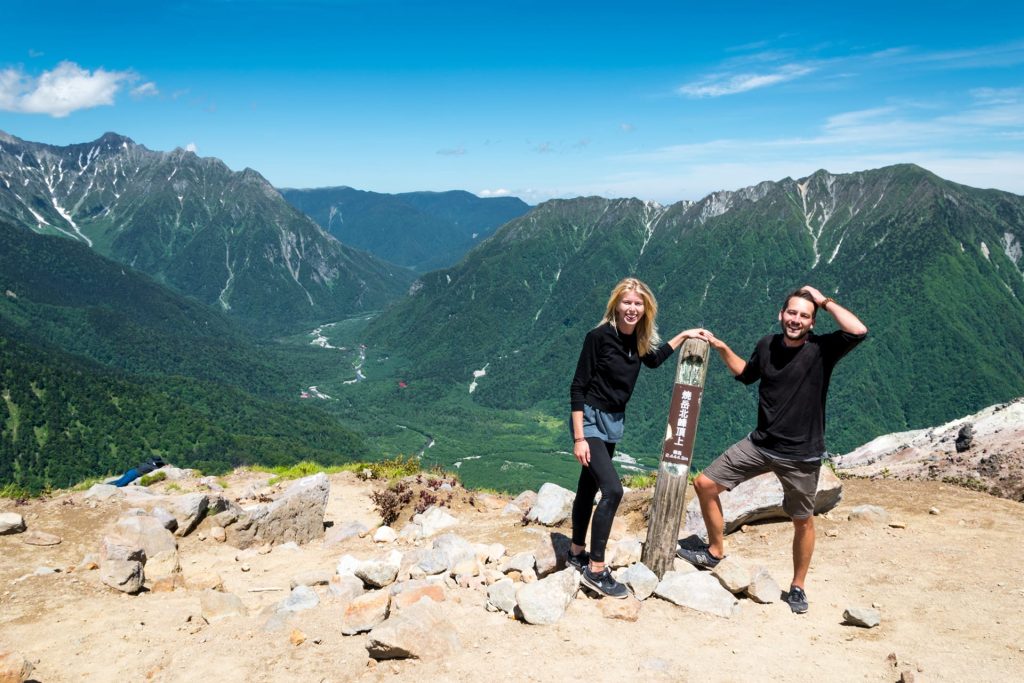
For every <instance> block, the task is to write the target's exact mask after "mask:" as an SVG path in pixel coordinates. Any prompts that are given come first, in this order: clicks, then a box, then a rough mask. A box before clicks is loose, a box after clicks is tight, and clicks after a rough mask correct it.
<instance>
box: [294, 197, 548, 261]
mask: <svg viewBox="0 0 1024 683" xmlns="http://www.w3.org/2000/svg"><path fill="white" fill-rule="evenodd" d="M281 195H282V196H283V197H284V198H285V199H286V200H287V201H288V202H290V203H291V204H292V205H293V206H294V207H295V208H297V209H299V210H300V211H302V212H303V213H305V214H307V215H308V216H310V217H311V218H313V220H315V221H316V222H317V223H318V224H319V225H320V227H322V228H323V229H324V230H326V231H328V232H329V233H331V234H332V235H334V236H335V237H337V238H338V239H339V240H340V241H342V242H344V243H345V244H350V245H352V246H354V247H357V248H359V249H365V250H366V251H368V252H370V253H372V254H373V255H375V256H377V257H379V258H381V259H384V260H385V261H390V262H391V263H397V264H399V265H401V266H405V267H407V268H411V269H413V270H415V271H419V272H426V271H429V270H435V269H437V268H446V267H448V266H452V265H454V264H456V263H458V261H459V260H460V259H461V258H462V257H463V256H464V255H465V253H466V252H467V251H469V250H470V249H471V248H472V247H474V246H476V245H477V244H480V243H481V242H483V241H484V240H485V239H486V238H488V237H490V236H491V235H492V234H493V233H494V231H495V230H497V229H498V228H499V227H500V226H502V225H504V224H505V223H507V222H509V221H510V220H512V219H513V218H518V217H519V216H522V215H523V214H524V213H526V212H527V211H529V210H530V207H529V205H528V204H526V203H525V202H523V201H522V200H521V199H518V198H517V197H490V198H481V197H477V196H476V195H474V194H470V193H469V192H465V191H462V190H452V191H449V192H404V193H401V194H382V193H379V192H366V191H364V190H355V189H353V188H351V187H324V188H315V189H307V190H293V189H282V190H281Z"/></svg>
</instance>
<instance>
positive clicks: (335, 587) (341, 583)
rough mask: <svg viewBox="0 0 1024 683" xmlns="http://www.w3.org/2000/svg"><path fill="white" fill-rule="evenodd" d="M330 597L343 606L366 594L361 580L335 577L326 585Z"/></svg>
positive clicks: (349, 577) (352, 577) (350, 577)
mask: <svg viewBox="0 0 1024 683" xmlns="http://www.w3.org/2000/svg"><path fill="white" fill-rule="evenodd" d="M327 590H329V591H330V593H331V596H332V597H334V598H335V599H337V600H338V601H339V602H341V603H343V604H348V603H349V602H352V601H353V600H355V599H356V598H358V597H359V596H360V595H362V594H363V593H365V592H366V589H365V588H364V587H363V581H362V579H357V578H356V577H354V576H336V577H334V578H332V579H331V582H330V583H329V584H327Z"/></svg>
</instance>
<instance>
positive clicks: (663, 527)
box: [641, 339, 711, 579]
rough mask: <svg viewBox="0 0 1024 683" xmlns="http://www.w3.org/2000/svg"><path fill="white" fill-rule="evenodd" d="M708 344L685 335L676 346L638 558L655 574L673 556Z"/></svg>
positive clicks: (668, 566)
mask: <svg viewBox="0 0 1024 683" xmlns="http://www.w3.org/2000/svg"><path fill="white" fill-rule="evenodd" d="M710 348H711V346H710V345H709V344H708V343H707V342H706V341H704V340H703V339H687V340H686V341H684V342H683V345H682V347H680V349H679V362H678V364H677V365H676V380H675V385H674V386H673V387H672V403H671V405H670V407H669V411H668V428H667V430H666V432H665V442H664V443H663V445H662V449H661V465H660V466H659V468H658V481H657V483H656V484H655V486H654V498H653V500H652V501H651V515H650V520H649V523H648V525H647V542H646V543H645V544H644V552H643V556H642V558H641V559H642V560H643V563H644V564H645V565H647V567H649V568H650V570H651V571H653V572H654V573H655V574H657V575H658V578H659V579H660V578H661V577H662V576H664V575H665V572H666V571H668V570H669V569H671V568H672V558H674V557H675V556H676V543H677V540H678V538H679V524H680V522H681V520H682V516H683V511H684V509H685V508H684V505H685V503H686V500H685V498H686V482H687V478H688V476H689V474H690V460H691V459H692V458H693V444H694V439H695V437H696V435H697V418H698V417H699V416H700V403H701V394H702V393H703V391H704V378H705V377H706V376H707V373H708V351H709V350H710Z"/></svg>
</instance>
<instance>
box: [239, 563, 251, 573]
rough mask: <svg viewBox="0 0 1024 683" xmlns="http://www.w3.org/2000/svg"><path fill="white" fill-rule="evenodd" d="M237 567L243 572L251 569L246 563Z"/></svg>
mask: <svg viewBox="0 0 1024 683" xmlns="http://www.w3.org/2000/svg"><path fill="white" fill-rule="evenodd" d="M239 569H241V570H242V571H243V572H248V571H252V567H250V566H249V565H247V564H243V565H242V566H241V567H239Z"/></svg>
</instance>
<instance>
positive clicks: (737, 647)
mask: <svg viewBox="0 0 1024 683" xmlns="http://www.w3.org/2000/svg"><path fill="white" fill-rule="evenodd" d="M268 479H269V475H266V474H262V473H256V472H248V471H239V472H236V473H234V474H233V475H230V476H228V477H226V478H224V479H223V480H222V482H221V483H222V484H224V485H226V486H225V490H224V493H223V495H224V496H226V497H228V498H231V497H232V496H236V497H241V496H242V495H243V494H242V492H243V491H244V492H245V494H244V495H245V496H249V497H251V499H250V500H249V501H248V502H249V503H251V502H252V500H272V499H274V498H275V497H276V496H278V495H279V494H280V493H281V492H282V490H283V488H284V486H285V485H284V484H282V485H277V486H268V485H267V480H268ZM169 487H170V483H168V482H164V483H161V484H157V485H154V486H153V487H151V488H153V489H155V490H156V492H157V493H161V489H162V493H164V494H166V495H180V494H182V493H185V492H187V491H188V490H191V489H192V488H199V487H200V484H199V483H198V482H195V481H183V482H178V483H175V484H174V489H172V490H168V488H169ZM381 487H382V483H381V482H379V481H363V480H360V479H359V478H358V477H357V476H356V475H354V474H351V473H343V474H337V475H332V476H331V477H330V495H329V499H328V503H327V506H326V512H325V521H326V523H327V524H328V525H330V526H329V528H328V530H327V531H328V534H327V536H325V537H324V538H320V539H317V540H313V541H311V542H308V543H303V544H300V545H295V544H289V543H285V544H279V545H264V546H260V547H253V548H250V549H248V550H239V549H238V548H235V547H232V546H230V545H228V544H227V543H224V542H219V541H218V540H216V538H218V537H219V534H216V533H214V531H213V529H212V528H210V526H209V523H204V525H200V526H199V528H198V529H197V530H196V531H194V532H192V533H191V534H189V535H187V536H183V537H180V538H178V539H177V541H178V552H179V557H180V565H181V575H182V580H181V581H180V582H179V583H178V584H177V585H176V586H175V585H172V586H170V588H174V589H173V590H169V589H168V587H167V586H164V590H155V589H153V590H151V589H149V588H153V587H152V586H150V587H149V588H148V589H145V590H143V591H142V592H140V593H138V594H135V595H129V594H125V593H121V592H118V591H116V590H114V589H112V588H109V587H107V586H106V585H104V584H103V583H102V582H101V580H100V573H101V572H100V570H97V569H89V568H88V567H89V566H90V565H89V564H88V563H86V564H83V558H85V557H86V556H88V555H90V554H93V553H97V548H98V545H99V544H100V542H101V540H102V538H103V536H104V534H105V533H107V532H108V531H109V529H110V528H111V526H112V525H113V524H114V522H115V521H116V520H117V519H118V517H119V516H120V515H121V514H123V513H124V512H125V511H126V510H127V509H129V508H131V507H133V506H135V505H137V504H138V503H137V501H136V500H135V499H132V500H128V499H123V500H122V499H118V498H111V499H108V500H105V501H103V500H96V499H86V497H85V495H86V494H85V493H83V492H76V493H66V492H62V493H59V494H56V495H53V496H51V497H48V498H45V499H40V500H30V501H27V502H24V503H17V502H16V501H10V500H4V501H0V513H16V514H18V515H21V516H22V517H23V518H24V520H25V523H26V526H27V528H28V530H27V531H25V532H22V533H12V534H6V535H2V536H0V651H7V652H8V653H13V654H11V656H14V657H21V658H23V659H21V660H18V661H25V662H28V663H29V664H31V666H32V673H31V678H30V680H37V681H41V682H44V683H59V682H62V681H76V682H78V681H104V682H106V681H197V680H202V681H218V682H226V681H390V680H410V681H411V680H417V681H467V682H469V681H473V682H476V681H481V680H486V681H516V682H521V681H566V680H573V681H584V680H590V681H622V680H637V679H643V680H649V681H694V682H697V681H699V682H701V683H705V682H713V681H794V680H814V681H857V682H862V681H898V680H901V679H902V680H904V681H908V680H914V681H1008V680H1020V679H1021V677H1022V676H1024V640H1022V639H1021V634H1022V633H1024V543H1022V542H1021V539H1022V537H1024V505H1022V504H1021V503H1017V502H1014V501H1010V500H1004V499H1000V498H996V497H993V496H990V495H987V494H984V493H980V492H976V491H971V490H967V489H964V488H960V487H957V486H953V485H950V484H946V483H942V482H938V481H894V480H848V481H845V482H844V491H843V499H842V501H841V503H840V504H839V506H838V507H836V508H835V509H833V510H832V511H831V512H829V513H827V514H825V515H822V516H819V517H818V519H817V529H818V545H817V551H816V553H815V557H814V564H813V567H812V570H811V575H810V580H809V582H808V585H807V594H808V596H809V599H810V611H809V612H808V613H807V614H804V615H799V616H798V615H794V614H792V613H791V612H790V610H789V608H788V607H787V606H786V605H785V604H784V603H782V602H779V601H775V602H773V603H769V604H758V603H756V602H754V601H752V600H749V599H745V598H743V599H740V601H739V607H740V608H739V611H738V613H737V614H736V615H735V616H733V617H731V618H724V617H719V616H713V615H710V614H706V613H703V612H698V611H694V610H692V609H688V608H684V607H679V606H676V605H675V604H672V603H671V602H668V601H666V600H663V599H660V598H658V597H655V596H651V597H649V598H647V599H646V600H644V601H642V602H640V601H636V600H635V598H632V597H631V598H630V599H629V600H628V601H618V602H617V603H615V604H613V601H611V600H609V599H596V598H594V597H592V596H590V595H588V594H587V593H585V592H584V591H582V590H581V591H579V592H578V593H577V594H576V595H575V598H573V599H571V601H570V602H569V604H568V607H567V609H566V610H565V612H564V614H563V615H562V616H561V618H560V619H558V620H557V621H556V622H555V623H553V624H550V625H543V626H541V625H531V624H527V623H523V622H522V621H519V620H516V619H515V618H513V617H512V616H510V615H508V614H506V613H504V612H501V611H498V612H494V611H488V609H487V608H486V605H487V602H488V596H487V587H486V585H481V584H484V583H486V582H485V581H484V580H483V579H482V578H479V577H478V578H477V580H475V581H474V580H464V581H462V583H463V584H464V585H463V586H460V585H458V584H457V582H456V581H454V580H451V579H449V580H448V581H447V582H445V583H442V584H441V585H442V588H441V593H440V596H439V597H441V598H443V602H440V603H437V605H439V607H438V609H439V610H440V612H439V613H440V614H441V615H442V619H441V620H440V621H438V622H437V624H438V627H437V631H438V633H443V634H445V637H446V638H448V636H452V637H451V638H449V641H448V642H451V643H454V646H453V647H452V648H451V649H450V650H447V651H445V652H443V653H442V652H441V651H440V650H439V651H438V652H436V653H431V652H425V653H421V654H422V657H421V658H417V659H398V660H387V659H384V660H381V661H378V660H377V659H374V658H372V657H371V656H370V655H369V653H368V650H367V643H368V640H369V636H368V635H367V634H366V633H362V634H358V635H344V634H343V633H342V627H341V624H342V620H343V614H344V613H345V610H346V609H347V605H349V604H350V602H349V601H350V600H351V597H350V596H349V597H344V596H341V595H338V594H336V591H332V588H331V585H326V586H325V585H319V586H315V587H314V588H313V590H314V591H315V592H316V594H317V596H318V597H319V603H318V604H316V605H315V606H313V607H311V608H309V609H305V610H302V611H295V612H286V613H284V614H283V615H282V613H281V612H280V611H278V608H277V606H278V605H279V604H280V603H281V602H282V600H284V599H285V598H287V597H288V596H289V589H290V588H291V585H292V583H293V579H294V578H295V577H296V576H297V575H300V574H303V573H306V574H309V573H315V572H316V571H317V570H319V572H320V573H321V574H326V575H328V576H329V575H332V574H334V573H335V571H336V568H337V565H338V563H339V558H341V557H343V556H345V555H352V556H354V557H356V558H360V559H362V558H374V557H385V556H388V555H389V554H390V553H391V551H393V550H397V551H399V552H401V553H403V554H407V553H409V552H412V551H414V550H416V549H417V547H419V548H429V547H430V543H431V540H430V539H424V540H420V541H403V540H397V541H389V542H384V543H376V542H374V540H373V535H374V530H375V528H376V527H378V526H379V525H380V518H379V516H378V514H377V513H376V512H375V510H374V505H373V502H372V501H371V495H372V493H373V492H374V491H375V490H378V489H380V488H381ZM690 495H691V497H692V492H691V493H690ZM650 496H651V491H649V490H648V491H633V492H629V493H628V494H627V498H626V500H625V504H624V506H623V508H622V510H623V514H622V515H621V516H622V517H623V520H624V521H625V522H626V523H625V524H624V525H620V527H619V528H618V529H617V530H616V536H619V537H622V536H626V537H628V536H630V535H632V536H636V537H638V538H640V539H643V538H644V536H645V530H644V528H643V510H644V508H645V507H646V504H647V501H648V500H649V499H650ZM450 497H451V500H450V502H449V508H448V511H449V512H450V513H451V514H452V515H453V516H454V517H455V519H456V520H457V524H456V525H455V526H454V527H452V528H451V529H448V530H446V531H449V532H454V533H456V534H458V535H459V536H461V537H463V538H464V539H466V540H468V541H470V542H472V543H481V544H501V545H503V546H504V548H505V549H506V553H505V556H504V558H505V559H506V560H507V558H508V557H509V556H511V555H514V554H516V553H518V552H521V551H529V550H533V549H534V548H536V547H538V544H543V542H545V540H547V539H550V538H551V535H552V534H553V533H555V534H567V533H568V529H567V527H564V526H563V527H555V528H549V527H546V526H543V525H539V524H526V525H524V524H523V520H522V518H521V516H519V515H514V514H511V515H510V514H503V512H502V507H503V505H504V503H506V502H507V501H508V500H509V499H510V498H509V499H503V498H500V497H489V496H481V495H474V494H471V493H470V492H467V491H464V490H462V489H461V488H458V487H456V488H455V490H454V491H452V492H451V493H450ZM247 504H248V503H247ZM866 504H868V505H875V506H880V507H882V508H884V510H885V511H886V513H887V514H888V521H884V520H876V521H851V520H850V519H848V517H849V513H850V512H851V511H852V510H853V509H854V508H855V507H857V506H860V505H866ZM409 514H410V511H409V510H406V511H405V512H404V513H403V516H402V517H401V518H400V519H399V520H398V521H397V522H396V523H395V525H394V526H395V527H396V528H400V527H401V526H402V525H403V524H404V523H405V522H406V521H407V520H408V518H409ZM353 522H355V523H361V524H363V525H365V527H367V528H368V529H369V533H367V534H364V535H362V536H360V535H358V534H356V535H352V536H349V537H347V538H342V537H343V536H345V534H340V533H334V534H333V535H332V534H331V532H332V531H334V532H337V531H338V530H341V529H355V528H358V526H353V525H352V523H353ZM32 532H45V533H49V534H53V535H56V536H59V537H60V539H61V542H60V543H59V544H56V545H33V544H31V543H28V542H26V540H27V539H29V538H30V537H29V536H28V534H31V533H32ZM790 539H791V531H790V525H789V523H788V522H785V521H778V522H766V523H760V524H757V525H754V526H748V527H745V528H744V530H743V531H740V532H737V533H735V534H732V535H731V536H730V537H729V540H728V548H729V552H730V554H732V555H733V556H734V557H739V558H742V559H743V560H744V562H746V563H748V564H750V565H752V566H753V565H761V566H763V567H764V568H766V569H767V570H768V571H769V572H770V573H771V575H772V576H773V577H774V578H775V579H776V580H777V581H778V583H779V584H780V585H782V586H783V588H785V586H786V584H787V582H788V579H789V576H790V559H789V546H790ZM39 540H40V539H39V537H38V536H37V537H36V538H35V542H39ZM42 540H43V541H45V540H46V537H43V538H42ZM52 540H53V539H50V541H49V542H52ZM502 561H503V560H502V559H498V560H497V561H494V562H492V563H491V564H490V565H487V566H489V567H492V569H491V570H490V572H489V575H492V576H493V573H494V570H493V567H498V566H500V565H501V562H502ZM52 570H57V571H52ZM213 575H216V577H218V578H219V579H220V582H221V584H222V590H223V591H224V592H225V593H230V594H233V595H235V596H237V597H238V598H240V600H241V603H242V605H243V606H244V613H243V614H239V615H236V616H230V617H227V618H223V619H219V620H218V619H206V618H204V617H203V613H204V609H205V608H204V606H203V604H202V595H203V592H202V590H201V586H200V584H202V583H203V581H206V580H208V579H209V577H210V576H213ZM513 575H515V574H513ZM335 580H337V579H336V577H335ZM435 597H437V596H435ZM858 607H862V608H873V609H875V610H877V612H878V614H879V615H880V623H879V625H877V626H875V627H874V628H864V627H858V626H853V625H850V624H848V623H846V622H845V621H844V611H845V610H847V609H848V608H858ZM631 619H632V620H631ZM2 678H3V673H2V672H0V679H2Z"/></svg>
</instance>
